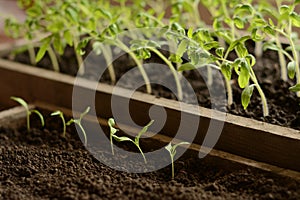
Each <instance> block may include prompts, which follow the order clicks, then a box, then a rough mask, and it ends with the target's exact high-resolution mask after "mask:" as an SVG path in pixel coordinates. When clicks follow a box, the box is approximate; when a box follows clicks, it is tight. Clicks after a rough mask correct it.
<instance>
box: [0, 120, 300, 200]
mask: <svg viewBox="0 0 300 200" xmlns="http://www.w3.org/2000/svg"><path fill="white" fill-rule="evenodd" d="M46 124H47V126H46V128H39V125H38V123H37V122H36V123H33V125H32V127H34V128H33V129H32V130H31V131H30V132H27V130H26V127H25V125H24V126H23V127H21V128H16V129H13V128H4V127H1V128H0V143H1V145H0V199H14V200H17V199H22V200H24V199H32V200H34V199H37V200H41V199H143V200H146V199H149V200H150V199H151V200H155V199H159V200H162V199H170V200H171V199H184V200H188V199H197V200H198V199H226V200H227V199H295V200H296V199H299V198H300V187H299V184H300V182H298V181H295V180H292V179H290V178H287V177H281V176H278V175H275V174H272V173H268V172H264V171H261V170H258V169H254V168H251V167H245V166H243V165H240V164H236V165H232V163H231V162H229V161H222V160H220V159H217V158H212V157H206V158H205V159H198V158H197V154H196V153H195V152H187V153H186V154H185V155H184V156H183V157H181V158H180V159H179V160H177V161H176V162H175V179H174V180H171V178H170V176H171V174H170V170H171V169H170V166H168V167H165V168H163V169H161V170H158V171H155V172H150V173H141V174H136V173H127V172H122V171H117V170H114V169H112V168H110V167H108V166H105V165H104V164H102V163H101V162H99V161H98V160H97V159H95V158H94V157H93V156H92V155H91V154H90V153H89V152H88V151H87V150H86V149H85V147H84V146H83V144H82V143H81V141H80V139H79V137H78V135H77V133H76V132H75V131H74V127H69V128H68V133H67V135H66V137H65V138H64V137H62V136H61V133H60V130H61V124H60V122H56V120H54V119H53V118H51V120H49V119H47V120H46ZM143 143H144V141H143V139H142V141H141V146H143ZM99 145H101V143H100V144H99ZM123 147H125V148H132V146H131V144H130V143H129V144H126V143H124V145H123ZM99 153H103V154H107V155H109V157H112V156H111V155H110V152H99ZM113 158H115V159H119V158H120V159H121V155H120V154H119V153H118V151H116V154H115V156H114V157H113ZM123 159H124V158H123ZM162 159H169V157H164V158H162ZM125 160H126V158H125ZM130 164H132V165H135V163H130ZM150 164H151V160H149V165H150ZM136 166H137V167H138V165H136Z"/></svg>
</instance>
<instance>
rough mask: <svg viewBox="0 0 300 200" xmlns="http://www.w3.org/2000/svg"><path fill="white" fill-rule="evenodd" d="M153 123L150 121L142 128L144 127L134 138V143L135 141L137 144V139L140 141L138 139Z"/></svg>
mask: <svg viewBox="0 0 300 200" xmlns="http://www.w3.org/2000/svg"><path fill="white" fill-rule="evenodd" d="M153 122H154V120H151V121H150V122H149V123H148V124H147V125H146V126H144V127H143V128H142V130H141V131H140V132H139V133H138V135H137V136H136V138H135V141H136V142H138V141H139V139H140V137H141V136H142V135H143V134H144V133H146V132H147V130H148V128H149V126H151V125H152V124H153Z"/></svg>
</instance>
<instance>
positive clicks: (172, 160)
mask: <svg viewBox="0 0 300 200" xmlns="http://www.w3.org/2000/svg"><path fill="white" fill-rule="evenodd" d="M171 165H172V179H174V177H175V172H174V171H175V170H174V158H173V156H172V155H171Z"/></svg>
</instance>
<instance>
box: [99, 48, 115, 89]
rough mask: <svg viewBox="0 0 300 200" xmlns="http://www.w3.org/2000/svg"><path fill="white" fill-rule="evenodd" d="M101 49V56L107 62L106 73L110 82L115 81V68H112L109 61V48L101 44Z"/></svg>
mask: <svg viewBox="0 0 300 200" xmlns="http://www.w3.org/2000/svg"><path fill="white" fill-rule="evenodd" d="M102 51H103V56H104V58H105V60H106V62H107V69H108V73H109V76H110V79H111V82H112V84H115V83H116V74H115V70H114V66H113V64H112V63H111V62H112V53H111V49H110V48H109V47H108V46H106V47H104V46H102Z"/></svg>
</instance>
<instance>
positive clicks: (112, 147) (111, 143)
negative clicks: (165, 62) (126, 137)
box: [110, 134, 115, 155]
mask: <svg viewBox="0 0 300 200" xmlns="http://www.w3.org/2000/svg"><path fill="white" fill-rule="evenodd" d="M110 146H111V153H112V155H115V152H114V144H113V139H112V135H111V134H110Z"/></svg>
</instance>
